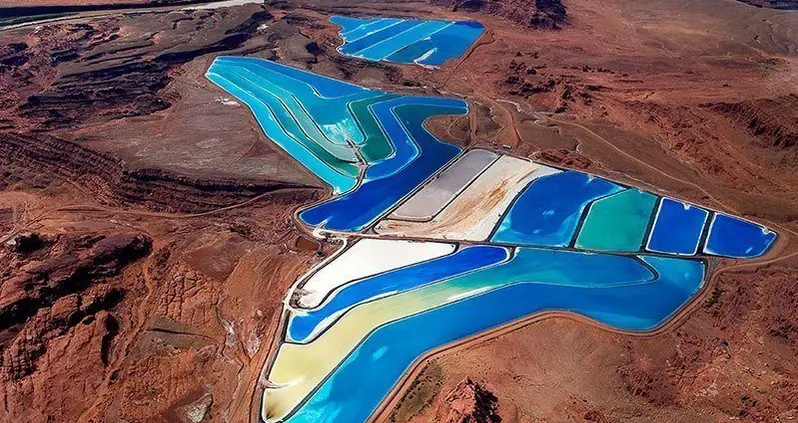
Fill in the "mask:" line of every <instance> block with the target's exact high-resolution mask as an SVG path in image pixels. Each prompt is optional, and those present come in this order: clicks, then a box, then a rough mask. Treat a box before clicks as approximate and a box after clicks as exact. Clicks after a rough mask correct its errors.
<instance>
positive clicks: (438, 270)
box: [288, 245, 509, 343]
mask: <svg viewBox="0 0 798 423" xmlns="http://www.w3.org/2000/svg"><path fill="white" fill-rule="evenodd" d="M507 258H509V256H508V250H506V249H505V248H501V247H494V246H488V245H477V246H473V247H467V248H464V249H462V250H459V251H457V252H456V253H453V254H450V255H448V256H445V257H441V258H437V259H434V260H430V261H427V262H423V263H419V264H416V265H412V266H408V267H405V268H402V269H398V270H394V271H390V272H387V273H382V274H380V275H377V276H373V277H370V278H366V279H362V280H359V281H357V282H354V283H352V284H349V285H346V286H344V287H343V288H341V289H339V290H338V291H337V292H335V293H333V297H332V298H331V299H330V300H329V301H327V302H326V303H324V304H323V305H322V306H321V308H318V309H315V310H309V311H307V312H306V314H296V315H294V316H292V317H291V320H290V321H289V324H288V335H289V338H290V339H291V340H292V341H294V342H303V343H304V342H308V337H309V336H311V334H314V333H318V331H319V330H320V329H323V328H326V327H328V326H330V324H331V323H332V321H333V320H334V319H337V317H338V316H339V315H341V314H343V313H344V312H345V311H346V310H348V309H349V308H351V307H353V306H355V305H357V304H360V303H362V302H365V301H367V300H369V299H372V298H377V297H380V296H385V295H392V294H397V293H400V292H404V291H408V290H411V289H413V288H417V287H419V286H422V285H425V284H428V283H431V282H435V281H439V280H442V279H445V278H450V277H452V276H456V275H460V274H462V273H465V272H469V271H472V270H475V269H479V268H482V267H485V266H490V265H492V264H496V263H499V262H501V261H503V260H506V259H507ZM320 325H321V326H320Z"/></svg>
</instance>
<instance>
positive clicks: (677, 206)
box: [646, 198, 709, 255]
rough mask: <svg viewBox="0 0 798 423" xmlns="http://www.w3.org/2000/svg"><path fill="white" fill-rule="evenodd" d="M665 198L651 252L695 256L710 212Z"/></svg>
mask: <svg viewBox="0 0 798 423" xmlns="http://www.w3.org/2000/svg"><path fill="white" fill-rule="evenodd" d="M686 206H687V205H686V204H685V203H682V202H680V201H675V200H671V199H670V198H663V199H662V203H661V204H660V208H659V213H658V214H657V217H656V221H655V223H654V228H653V229H652V232H651V238H649V241H648V246H647V247H646V248H648V249H649V250H650V251H656V252H659V253H670V254H686V255H692V254H695V253H696V252H697V250H698V242H699V240H700V238H701V232H702V231H703V230H704V223H705V222H706V220H707V216H708V215H709V212H707V211H706V210H704V209H701V208H698V207H696V206H690V207H689V208H688V207H686Z"/></svg>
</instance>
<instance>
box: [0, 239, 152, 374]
mask: <svg viewBox="0 0 798 423" xmlns="http://www.w3.org/2000/svg"><path fill="white" fill-rule="evenodd" d="M150 248H151V241H150V239H149V238H147V237H146V236H143V235H140V234H135V233H123V234H116V235H81V236H68V235H63V236H55V237H50V236H40V235H38V234H33V233H31V234H20V235H17V236H16V237H14V238H11V239H10V240H8V241H7V242H6V243H5V245H3V247H2V249H0V268H2V269H3V270H2V271H1V272H0V351H1V352H2V355H0V380H2V381H9V380H18V379H21V378H23V377H25V376H27V375H29V374H31V373H32V372H33V371H35V369H36V362H37V359H38V358H39V357H40V356H41V355H42V354H44V352H45V350H46V347H47V341H48V340H49V339H52V338H55V337H58V336H61V335H63V334H64V333H65V332H66V331H67V330H69V329H70V328H71V327H74V326H75V325H77V324H79V323H81V322H83V321H85V320H86V319H90V320H94V319H97V318H102V319H103V327H105V328H106V330H107V332H106V334H105V335H103V337H104V338H105V337H107V339H106V340H105V341H104V344H105V345H106V346H105V348H107V347H108V345H107V344H108V342H110V339H111V338H112V337H113V336H114V331H115V329H114V328H115V326H116V325H117V323H116V322H115V320H114V317H113V316H112V315H111V314H108V313H107V311H108V310H110V309H112V308H113V307H114V305H115V304H116V303H117V302H118V301H119V300H121V298H122V296H123V295H124V289H123V288H121V287H116V286H113V285H112V284H108V283H106V281H107V280H108V279H109V278H112V277H114V276H116V275H118V274H119V273H120V272H121V271H122V270H123V269H124V268H125V267H126V266H127V265H128V264H130V263H132V262H134V261H136V260H138V259H140V258H141V257H143V256H145V255H146V254H148V253H149V251H150ZM101 312H103V313H102V315H101V316H100V315H99V313H101ZM103 354H104V355H105V356H107V351H106V352H104V353H103Z"/></svg>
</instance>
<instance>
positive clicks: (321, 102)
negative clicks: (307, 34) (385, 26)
mask: <svg viewBox="0 0 798 423" xmlns="http://www.w3.org/2000/svg"><path fill="white" fill-rule="evenodd" d="M220 62H221V63H229V62H226V61H225V60H220ZM273 63H274V62H271V61H267V60H261V59H255V58H242V59H241V60H237V61H235V62H233V63H231V65H232V66H235V69H236V70H237V71H238V72H239V73H242V74H243V75H242V76H243V77H245V78H247V79H249V80H251V81H253V82H256V83H255V84H250V85H253V86H259V87H260V88H261V89H263V90H266V91H268V92H269V93H270V94H272V95H274V96H276V97H277V98H278V99H280V101H281V102H283V103H284V104H285V105H286V106H287V107H289V108H290V110H291V113H292V115H293V116H294V117H295V118H297V119H300V118H302V116H303V115H304V117H305V120H306V121H307V122H306V123H304V124H303V125H302V127H303V128H304V129H305V132H307V133H308V135H309V136H310V137H311V138H313V139H318V138H320V139H318V141H319V143H320V144H323V143H324V141H325V140H326V139H329V140H331V141H333V142H335V143H337V144H340V145H342V146H346V145H347V140H350V141H352V142H354V143H356V144H359V143H362V142H363V140H364V136H363V134H362V133H361V131H360V130H359V127H358V125H357V123H356V122H355V118H354V117H353V116H352V114H351V113H350V112H349V109H348V108H347V104H348V103H349V102H351V101H354V100H358V99H364V98H370V97H376V96H379V95H383V94H384V93H383V92H381V91H377V90H354V91H352V92H349V93H348V94H346V95H344V96H339V97H335V98H328V97H320V96H319V94H318V92H317V90H316V89H315V87H314V86H313V85H310V83H312V82H318V81H316V80H314V79H313V78H306V79H307V80H300V79H297V78H296V77H295V76H290V75H289V74H288V73H286V72H284V71H285V69H286V67H285V66H282V65H278V66H274V65H272V64H273ZM306 74H308V75H313V74H312V73H310V72H306ZM338 92H339V93H340V92H342V91H340V90H339V91H338ZM314 131H315V132H318V131H322V132H323V136H322V137H318V136H314V133H313V132H314ZM347 151H348V153H349V154H350V155H351V154H352V152H351V151H349V150H347Z"/></svg>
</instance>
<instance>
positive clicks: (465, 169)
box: [390, 150, 499, 221]
mask: <svg viewBox="0 0 798 423" xmlns="http://www.w3.org/2000/svg"><path fill="white" fill-rule="evenodd" d="M498 157H499V156H498V154H496V153H494V152H492V151H488V150H471V151H469V152H467V153H466V154H464V155H463V157H461V158H460V159H459V160H457V162H455V163H454V164H453V165H452V166H450V167H449V168H448V169H446V170H444V171H443V172H441V174H440V175H438V177H437V178H435V179H433V180H432V181H431V182H430V183H428V184H427V185H426V186H424V187H423V188H422V189H421V190H420V191H418V192H417V193H416V194H415V195H414V196H413V197H411V198H410V199H409V200H407V201H406V202H405V203H404V204H402V205H401V206H400V207H399V208H398V209H396V210H395V211H394V212H393V213H392V214H391V216H390V218H391V219H397V220H413V221H428V220H431V219H432V218H433V217H434V216H435V215H436V214H438V213H439V212H440V211H441V210H443V208H444V207H446V205H447V204H449V203H450V202H452V201H453V200H454V198H455V197H457V195H458V194H460V193H461V192H462V191H463V190H464V189H465V188H466V187H467V186H468V185H470V184H471V182H473V181H474V180H475V179H476V178H477V177H478V176H479V175H480V174H481V173H482V172H484V171H485V169H487V168H488V166H490V165H491V164H492V163H493V162H494V161H496V159H497V158H498Z"/></svg>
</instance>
